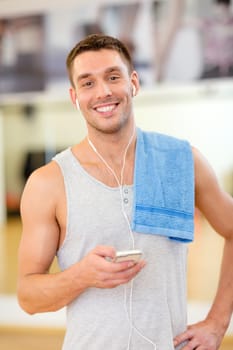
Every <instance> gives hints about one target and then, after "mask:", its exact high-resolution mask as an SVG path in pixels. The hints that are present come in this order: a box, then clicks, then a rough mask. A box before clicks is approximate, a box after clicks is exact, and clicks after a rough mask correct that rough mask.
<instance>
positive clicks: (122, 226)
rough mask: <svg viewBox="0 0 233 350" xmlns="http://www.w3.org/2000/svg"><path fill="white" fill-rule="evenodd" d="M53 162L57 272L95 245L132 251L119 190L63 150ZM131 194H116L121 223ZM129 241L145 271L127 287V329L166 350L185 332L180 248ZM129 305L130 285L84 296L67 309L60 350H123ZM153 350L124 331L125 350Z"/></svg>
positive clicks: (159, 241)
mask: <svg viewBox="0 0 233 350" xmlns="http://www.w3.org/2000/svg"><path fill="white" fill-rule="evenodd" d="M54 160H55V161H56V162H57V163H58V165H59V167H60V169H61V172H62V175H63V178H64V185H65V193H66V205H67V228H66V236H65V239H64V242H63V244H62V246H61V247H60V249H59V251H58V252H57V258H58V263H59V266H60V268H61V270H65V269H67V268H68V267H69V266H71V265H73V264H75V263H77V262H78V261H80V260H81V259H82V258H83V257H84V256H85V255H86V254H87V253H88V252H89V251H90V250H91V249H93V248H95V247H96V245H108V246H113V247H115V249H116V250H128V249H132V239H131V236H130V232H129V228H128V225H127V221H126V219H125V217H124V215H123V209H122V199H121V196H120V190H119V188H112V187H108V186H107V185H105V184H103V183H102V182H100V181H98V180H97V179H95V178H94V177H92V176H91V175H90V174H89V173H87V172H86V171H85V170H84V169H83V168H82V166H81V165H80V163H79V161H78V160H77V159H76V158H75V156H74V155H73V153H72V151H71V149H70V148H68V149H66V150H65V151H63V152H61V153H59V154H58V155H56V156H55V157H54ZM133 189H134V188H133V185H132V186H124V187H123V197H124V200H123V206H124V211H125V213H126V214H127V216H128V218H129V220H130V219H131V215H132V202H133ZM133 235H134V241H135V248H136V249H141V250H142V252H143V258H144V259H145V260H146V262H147V265H146V266H145V267H144V269H143V270H142V271H141V272H140V273H139V274H138V275H137V276H136V277H135V279H134V282H133V292H132V304H131V305H132V324H133V325H134V327H135V328H136V329H137V330H138V331H139V332H140V333H141V334H142V335H143V336H145V337H147V338H149V339H150V340H151V341H152V342H154V343H156V346H157V350H174V346H173V338H174V337H175V336H176V335H177V334H179V333H181V332H183V331H184V330H185V329H186V322H187V320H186V256H187V244H185V243H180V242H177V241H174V240H170V239H168V238H167V237H164V236H160V235H150V234H143V233H138V232H133ZM129 300H130V283H128V284H127V285H121V286H118V287H116V288H113V289H98V288H89V289H87V290H86V291H85V292H83V293H82V294H81V295H80V296H79V297H78V298H77V299H75V300H74V301H73V302H71V303H70V304H69V305H67V330H66V335H65V339H64V344H63V348H62V349H63V350H103V349H111V350H125V349H126V348H127V344H128V337H129V333H130V327H131V325H130V323H129V321H128V312H129V307H130V302H129ZM126 309H128V311H127V312H126ZM179 348H181V347H179ZM153 349H154V347H153V345H152V344H150V343H149V342H148V341H146V340H145V339H144V338H143V337H141V336H140V335H139V334H138V332H137V331H135V329H134V330H133V331H132V338H131V342H130V350H153ZM176 349H178V347H177V348H176Z"/></svg>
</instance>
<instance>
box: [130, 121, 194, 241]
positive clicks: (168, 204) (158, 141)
mask: <svg viewBox="0 0 233 350" xmlns="http://www.w3.org/2000/svg"><path fill="white" fill-rule="evenodd" d="M135 162H136V163H135V171H134V204H133V213H132V229H133V230H134V231H135V232H139V233H145V234H157V235H162V236H167V237H169V238H171V239H175V240H179V241H181V242H190V241H192V240H193V232H194V164H193V155H192V149H191V146H190V144H189V143H188V142H187V141H184V140H179V139H177V138H174V137H171V136H167V135H163V134H159V133H154V132H153V133H152V132H143V131H142V130H140V129H139V128H138V129H137V145H136V160H135Z"/></svg>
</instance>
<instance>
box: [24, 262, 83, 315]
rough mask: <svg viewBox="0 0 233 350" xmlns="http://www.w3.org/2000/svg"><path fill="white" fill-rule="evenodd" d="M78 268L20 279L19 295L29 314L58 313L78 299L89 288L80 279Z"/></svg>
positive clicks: (73, 267) (31, 275)
mask: <svg viewBox="0 0 233 350" xmlns="http://www.w3.org/2000/svg"><path fill="white" fill-rule="evenodd" d="M77 270H78V269H77V267H76V266H72V267H71V268H69V269H68V270H66V271H64V272H58V273H54V274H37V273H35V274H30V275H27V276H24V277H22V278H20V280H19V282H18V288H17V294H18V300H19V303H20V305H21V307H22V308H23V309H24V310H25V311H26V312H27V313H29V314H34V313H39V312H49V311H57V310H59V309H61V308H62V307H64V306H66V305H67V304H69V303H70V302H71V301H73V300H74V299H75V298H77V297H78V296H79V295H80V294H81V293H82V292H83V291H84V290H85V289H86V288H87V287H86V286H85V285H84V281H82V279H81V278H78V271H77Z"/></svg>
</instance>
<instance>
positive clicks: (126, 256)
mask: <svg viewBox="0 0 233 350" xmlns="http://www.w3.org/2000/svg"><path fill="white" fill-rule="evenodd" d="M141 257H142V251H141V250H139V249H134V250H124V251H118V252H117V253H116V256H115V258H114V259H113V262H123V261H134V262H135V263H137V262H138V261H139V260H140V259H141Z"/></svg>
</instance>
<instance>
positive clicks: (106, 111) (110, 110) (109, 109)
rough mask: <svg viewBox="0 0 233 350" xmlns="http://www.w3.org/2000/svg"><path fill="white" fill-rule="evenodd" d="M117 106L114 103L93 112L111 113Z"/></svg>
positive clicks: (97, 108)
mask: <svg viewBox="0 0 233 350" xmlns="http://www.w3.org/2000/svg"><path fill="white" fill-rule="evenodd" d="M117 106H118V103H114V104H111V105H107V106H99V107H96V108H95V110H96V111H97V112H99V113H109V112H112V111H113V110H114V109H115V108H116V107H117Z"/></svg>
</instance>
